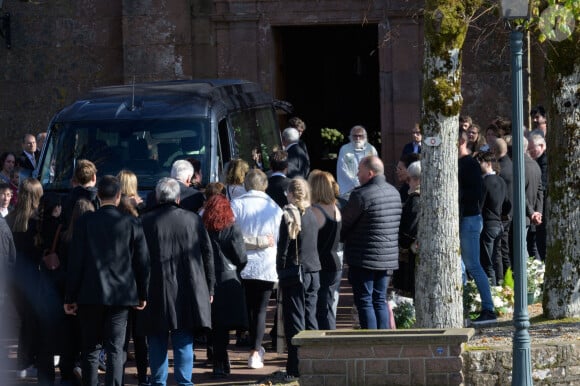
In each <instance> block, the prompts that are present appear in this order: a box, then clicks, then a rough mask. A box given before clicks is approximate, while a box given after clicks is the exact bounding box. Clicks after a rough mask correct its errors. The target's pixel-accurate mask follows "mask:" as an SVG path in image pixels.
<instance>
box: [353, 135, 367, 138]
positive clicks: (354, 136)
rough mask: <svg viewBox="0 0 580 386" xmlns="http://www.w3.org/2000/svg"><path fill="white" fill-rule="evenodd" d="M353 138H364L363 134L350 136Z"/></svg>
mask: <svg viewBox="0 0 580 386" xmlns="http://www.w3.org/2000/svg"><path fill="white" fill-rule="evenodd" d="M352 137H353V138H364V137H365V136H364V134H353V135H352Z"/></svg>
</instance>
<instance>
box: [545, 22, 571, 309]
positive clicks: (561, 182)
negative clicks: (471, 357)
mask: <svg viewBox="0 0 580 386" xmlns="http://www.w3.org/2000/svg"><path fill="white" fill-rule="evenodd" d="M579 39H580V28H579V27H576V30H575V32H574V34H573V35H572V37H571V38H569V39H567V40H565V41H563V42H560V43H556V42H550V47H551V48H550V52H549V58H550V60H549V64H548V65H547V68H548V70H547V71H548V80H549V81H548V87H549V88H550V92H549V95H551V96H552V101H551V108H550V111H549V116H548V118H549V119H550V120H549V124H550V126H549V127H548V133H547V142H548V145H547V152H548V195H549V203H550V205H549V207H550V209H549V210H548V214H549V216H548V223H547V233H548V253H547V258H546V273H545V280H544V298H543V309H544V314H545V316H547V317H548V318H550V319H556V318H564V317H580V288H579V283H580V244H579V242H580V241H579V237H580V231H579V229H580V206H579V205H578V198H579V197H580V45H579V43H578V42H579Z"/></svg>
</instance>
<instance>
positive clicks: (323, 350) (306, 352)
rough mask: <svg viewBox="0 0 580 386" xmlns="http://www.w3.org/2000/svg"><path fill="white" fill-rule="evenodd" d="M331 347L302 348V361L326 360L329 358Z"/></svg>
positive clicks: (299, 352) (300, 350)
mask: <svg viewBox="0 0 580 386" xmlns="http://www.w3.org/2000/svg"><path fill="white" fill-rule="evenodd" d="M330 351H331V347H326V346H301V347H299V348H298V355H299V356H300V360H302V358H304V359H326V358H329V354H330Z"/></svg>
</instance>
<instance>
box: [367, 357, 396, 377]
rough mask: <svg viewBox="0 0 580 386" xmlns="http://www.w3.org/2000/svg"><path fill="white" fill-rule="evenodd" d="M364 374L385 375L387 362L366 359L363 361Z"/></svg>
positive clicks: (384, 360)
mask: <svg viewBox="0 0 580 386" xmlns="http://www.w3.org/2000/svg"><path fill="white" fill-rule="evenodd" d="M389 362H390V361H389ZM365 373H366V374H386V373H387V360H386V359H377V360H373V359H367V360H365Z"/></svg>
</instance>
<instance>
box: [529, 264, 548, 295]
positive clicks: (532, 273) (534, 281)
mask: <svg viewBox="0 0 580 386" xmlns="http://www.w3.org/2000/svg"><path fill="white" fill-rule="evenodd" d="M527 272H528V293H532V292H533V293H534V299H538V298H539V297H540V295H542V287H543V285H544V273H545V272H546V265H545V264H544V263H543V262H542V261H540V260H536V258H534V257H530V258H529V259H528V270H527Z"/></svg>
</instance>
